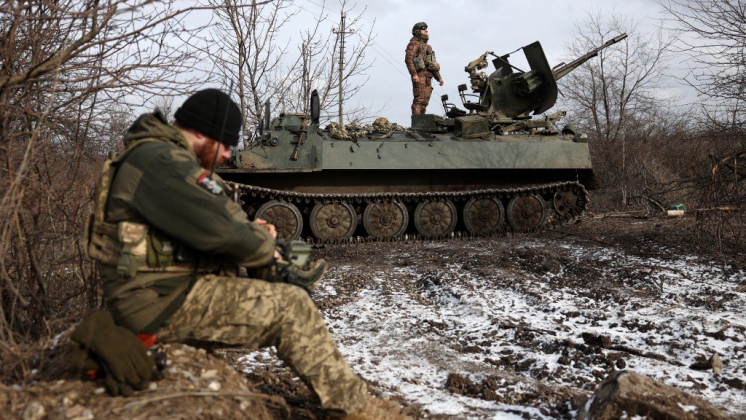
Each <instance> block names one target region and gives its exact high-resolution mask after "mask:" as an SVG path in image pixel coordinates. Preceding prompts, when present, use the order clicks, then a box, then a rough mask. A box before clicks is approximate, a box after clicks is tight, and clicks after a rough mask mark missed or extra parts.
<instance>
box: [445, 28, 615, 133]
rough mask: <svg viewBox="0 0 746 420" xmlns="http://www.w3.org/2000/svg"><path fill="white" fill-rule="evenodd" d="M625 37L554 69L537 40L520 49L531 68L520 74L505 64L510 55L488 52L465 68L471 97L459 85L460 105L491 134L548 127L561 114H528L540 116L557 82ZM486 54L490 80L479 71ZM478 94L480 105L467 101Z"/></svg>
mask: <svg viewBox="0 0 746 420" xmlns="http://www.w3.org/2000/svg"><path fill="white" fill-rule="evenodd" d="M626 37H627V34H621V35H619V36H616V37H614V38H612V39H611V40H609V41H607V42H606V43H604V44H603V45H601V46H600V47H597V48H594V49H593V50H591V51H589V52H587V53H585V54H584V55H582V56H580V57H578V58H576V59H575V60H573V61H571V62H570V63H567V64H564V63H562V64H560V65H558V66H555V67H554V68H553V69H552V68H551V67H549V63H548V62H547V59H546V56H545V55H544V50H543V49H542V48H541V44H540V43H539V42H538V41H537V42H534V43H532V44H530V45H527V46H525V47H523V48H522V50H523V53H524V54H525V56H526V60H527V61H528V64H529V66H530V67H531V70H530V71H523V70H520V69H518V68H516V67H514V66H513V65H511V64H510V62H509V61H508V58H509V57H510V54H506V55H503V56H496V55H495V54H494V53H493V52H491V51H487V52H485V53H484V54H482V55H481V56H480V57H478V58H477V59H475V60H473V61H471V62H470V63H469V64H468V65H467V66H466V67H465V68H464V71H466V72H467V73H469V79H470V81H471V88H472V91H473V92H474V94H473V95H472V94H464V91H465V90H466V86H465V85H461V86H459V94H460V96H461V99H462V102H463V105H464V107H465V108H466V109H467V110H469V111H470V113H471V114H475V113H476V114H478V115H480V116H482V117H484V118H487V119H488V120H489V122H490V126H491V127H492V128H493V131H497V132H500V131H512V130H525V129H531V128H548V127H550V126H551V125H552V123H553V122H554V121H555V120H557V119H559V118H561V116H562V115H564V113H563V112H556V113H554V114H552V115H550V116H548V117H546V118H544V119H542V120H539V121H528V120H530V119H531V115H538V114H541V113H543V112H545V111H547V110H549V109H550V108H552V107H553V106H554V104H555V103H556V102H557V93H558V90H557V80H559V79H560V78H562V77H564V76H566V75H567V74H568V73H570V72H571V71H573V70H575V69H576V68H578V67H580V66H581V65H582V64H583V63H585V62H586V61H588V60H590V59H591V58H593V57H595V56H597V55H598V53H599V52H600V51H601V50H603V49H605V48H608V47H610V46H611V45H613V44H616V43H617V42H619V41H621V40H623V39H625V38H626ZM488 55H492V56H494V57H495V58H494V59H493V60H492V63H493V65H494V66H495V71H494V72H493V73H492V74H490V75H489V77H487V76H486V75H485V73H483V72H478V70H481V69H484V68H486V67H487V56H488ZM477 94H478V95H479V102H471V101H468V100H467V98H466V97H467V96H474V97H476V96H477ZM444 106H445V105H444ZM461 112H463V111H461ZM451 114H453V115H455V114H457V113H456V112H451Z"/></svg>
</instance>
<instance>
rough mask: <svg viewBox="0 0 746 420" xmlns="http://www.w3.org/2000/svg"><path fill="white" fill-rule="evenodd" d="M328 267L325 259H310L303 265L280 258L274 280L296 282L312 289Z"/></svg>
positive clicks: (276, 264) (309, 289)
mask: <svg viewBox="0 0 746 420" xmlns="http://www.w3.org/2000/svg"><path fill="white" fill-rule="evenodd" d="M326 268H327V264H326V261H325V260H323V259H318V260H316V261H309V262H308V263H306V264H305V265H304V266H302V267H300V266H298V265H295V264H292V263H289V262H287V261H283V260H280V261H277V262H276V263H275V270H276V273H275V275H274V276H273V277H274V278H273V279H272V281H282V282H285V283H290V284H294V285H296V286H300V287H302V288H304V289H306V290H308V291H311V290H313V289H314V288H315V287H316V283H318V282H319V280H321V277H322V276H323V275H324V273H325V272H326Z"/></svg>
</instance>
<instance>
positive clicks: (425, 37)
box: [419, 34, 430, 42]
mask: <svg viewBox="0 0 746 420" xmlns="http://www.w3.org/2000/svg"><path fill="white" fill-rule="evenodd" d="M419 38H420V39H421V40H422V42H427V41H429V40H430V35H428V34H420V35H419Z"/></svg>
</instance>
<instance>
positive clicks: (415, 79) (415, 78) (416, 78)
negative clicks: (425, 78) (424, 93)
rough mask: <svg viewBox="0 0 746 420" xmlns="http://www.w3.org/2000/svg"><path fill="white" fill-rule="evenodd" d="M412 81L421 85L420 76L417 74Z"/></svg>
mask: <svg viewBox="0 0 746 420" xmlns="http://www.w3.org/2000/svg"><path fill="white" fill-rule="evenodd" d="M412 81H413V82H415V83H419V81H420V76H418V75H416V74H415V75H414V76H412Z"/></svg>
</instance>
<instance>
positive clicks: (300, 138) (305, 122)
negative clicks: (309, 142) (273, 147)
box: [290, 118, 309, 160]
mask: <svg viewBox="0 0 746 420" xmlns="http://www.w3.org/2000/svg"><path fill="white" fill-rule="evenodd" d="M308 123H309V120H308V119H307V118H304V119H303V128H301V131H300V134H299V135H298V143H297V144H296V145H295V149H294V150H293V154H292V155H291V156H290V160H298V158H299V155H300V147H301V146H302V145H303V139H304V138H305V137H306V129H307V128H308Z"/></svg>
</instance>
